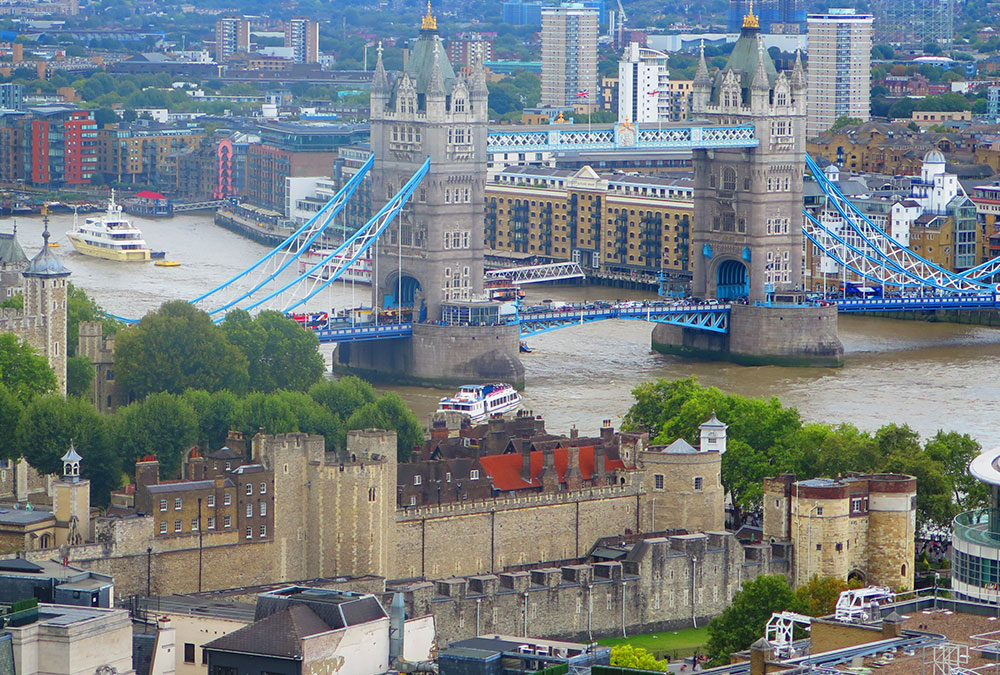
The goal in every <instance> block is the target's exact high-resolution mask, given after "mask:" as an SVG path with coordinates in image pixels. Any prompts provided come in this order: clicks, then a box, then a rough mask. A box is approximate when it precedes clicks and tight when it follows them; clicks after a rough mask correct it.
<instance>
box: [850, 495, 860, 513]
mask: <svg viewBox="0 0 1000 675" xmlns="http://www.w3.org/2000/svg"><path fill="white" fill-rule="evenodd" d="M861 503H862V499H861V497H854V498H853V499H851V511H852V512H853V513H861Z"/></svg>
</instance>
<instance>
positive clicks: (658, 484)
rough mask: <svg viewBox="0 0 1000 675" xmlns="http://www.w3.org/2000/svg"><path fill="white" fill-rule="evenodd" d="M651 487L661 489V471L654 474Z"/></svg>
mask: <svg viewBox="0 0 1000 675" xmlns="http://www.w3.org/2000/svg"><path fill="white" fill-rule="evenodd" d="M653 487H654V488H656V489H657V490H662V489H663V474H662V473H658V474H656V475H654V476H653Z"/></svg>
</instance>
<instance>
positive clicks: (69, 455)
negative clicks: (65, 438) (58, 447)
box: [61, 440, 83, 464]
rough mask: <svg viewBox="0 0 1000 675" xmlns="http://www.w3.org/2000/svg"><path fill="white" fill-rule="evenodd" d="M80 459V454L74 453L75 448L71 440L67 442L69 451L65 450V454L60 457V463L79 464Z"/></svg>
mask: <svg viewBox="0 0 1000 675" xmlns="http://www.w3.org/2000/svg"><path fill="white" fill-rule="evenodd" d="M82 459H83V457H81V456H80V453H79V452H77V451H76V447H75V446H74V445H73V441H72V440H71V441H70V442H69V450H67V451H66V454H65V455H63V456H62V460H61V461H62V463H63V464H66V463H67V462H79V461H80V460H82Z"/></svg>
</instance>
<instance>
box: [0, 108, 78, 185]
mask: <svg viewBox="0 0 1000 675" xmlns="http://www.w3.org/2000/svg"><path fill="white" fill-rule="evenodd" d="M0 143H2V145H3V146H4V148H3V150H0V181H4V182H16V181H19V180H23V181H25V182H26V183H29V184H32V185H39V186H45V187H54V188H58V187H63V186H68V185H86V184H88V183H90V179H91V177H92V176H93V174H94V173H95V172H96V171H97V122H95V121H94V118H93V112H91V111H89V110H81V109H79V108H77V107H76V106H71V105H64V104H52V105H37V106H28V107H26V108H25V109H24V111H23V112H13V111H7V112H5V113H4V114H3V115H0Z"/></svg>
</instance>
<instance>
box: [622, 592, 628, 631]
mask: <svg viewBox="0 0 1000 675" xmlns="http://www.w3.org/2000/svg"><path fill="white" fill-rule="evenodd" d="M622 637H623V638H625V637H628V635H626V633H625V580H624V579H622Z"/></svg>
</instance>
